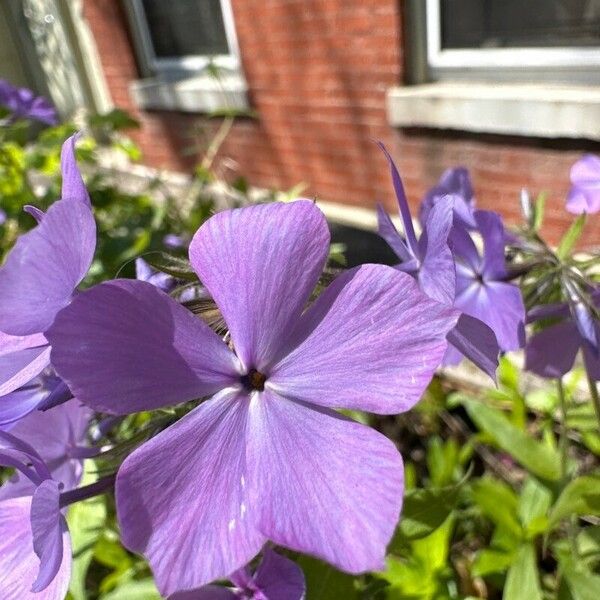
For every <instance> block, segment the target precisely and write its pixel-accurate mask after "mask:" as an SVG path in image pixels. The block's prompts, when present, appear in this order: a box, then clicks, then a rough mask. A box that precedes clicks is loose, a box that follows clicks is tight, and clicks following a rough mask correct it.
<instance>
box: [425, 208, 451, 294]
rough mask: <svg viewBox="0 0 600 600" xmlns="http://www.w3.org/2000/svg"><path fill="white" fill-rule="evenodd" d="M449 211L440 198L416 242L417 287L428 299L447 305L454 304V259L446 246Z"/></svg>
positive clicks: (448, 229)
mask: <svg viewBox="0 0 600 600" xmlns="http://www.w3.org/2000/svg"><path fill="white" fill-rule="evenodd" d="M452 209H453V203H452V201H451V200H449V199H448V198H440V199H439V200H438V201H437V202H436V203H435V205H434V206H433V208H432V209H431V211H430V212H429V215H428V217H427V222H426V223H425V227H424V228H423V233H422V235H421V238H420V239H419V249H420V255H421V257H422V262H421V266H420V269H419V275H418V277H419V285H420V287H421V289H422V290H423V291H424V292H425V294H427V295H428V296H429V297H430V298H432V299H433V300H437V301H438V302H441V303H442V304H449V305H451V304H452V303H453V302H454V294H455V291H456V274H455V268H454V257H453V256H452V251H451V250H450V247H449V246H448V235H449V233H450V228H451V227H452Z"/></svg>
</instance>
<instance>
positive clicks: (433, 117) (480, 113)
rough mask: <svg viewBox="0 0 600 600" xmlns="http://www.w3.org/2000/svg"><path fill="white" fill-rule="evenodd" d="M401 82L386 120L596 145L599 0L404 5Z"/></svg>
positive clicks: (599, 127) (418, 1)
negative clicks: (583, 140)
mask: <svg viewBox="0 0 600 600" xmlns="http://www.w3.org/2000/svg"><path fill="white" fill-rule="evenodd" d="M404 7H405V17H406V19H405V29H404V38H403V44H404V50H405V55H406V58H407V60H406V64H407V70H406V73H405V82H404V83H406V84H409V85H399V86H396V87H392V88H390V89H389V90H388V94H387V108H388V119H389V122H390V123H391V124H392V125H395V126H398V127H428V128H435V129H455V130H460V131H469V132H481V133H494V134H505V135H521V136H527V137H545V138H557V137H564V138H573V139H575V138H586V139H594V140H600V0H404Z"/></svg>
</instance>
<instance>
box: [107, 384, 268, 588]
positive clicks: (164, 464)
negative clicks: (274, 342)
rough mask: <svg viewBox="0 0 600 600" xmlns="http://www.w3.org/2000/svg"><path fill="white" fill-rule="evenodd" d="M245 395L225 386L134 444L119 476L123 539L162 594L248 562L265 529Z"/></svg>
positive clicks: (222, 574)
mask: <svg viewBox="0 0 600 600" xmlns="http://www.w3.org/2000/svg"><path fill="white" fill-rule="evenodd" d="M249 402H250V400H249V399H248V398H247V397H246V396H245V395H235V394H232V393H221V394H218V395H216V396H215V397H214V398H212V399H211V400H209V401H207V402H205V403H203V404H201V405H200V406H199V407H198V408H196V409H194V410H193V411H192V412H190V413H189V414H187V415H186V416H185V417H183V418H182V419H181V420H180V421H178V422H177V423H175V424H174V425H172V426H171V427H169V428H168V429H166V430H165V431H163V432H162V433H160V434H158V435H157V436H156V437H154V438H152V439H151V440H150V441H149V442H147V443H145V444H144V445H143V446H141V447H140V448H138V449H137V450H136V451H134V452H133V453H132V454H131V455H130V456H129V457H128V458H127V459H126V460H125V462H124V463H123V465H122V466H121V469H120V470H119V473H118V476H117V484H116V498H117V506H118V515H119V522H120V525H121V531H122V536H123V543H124V544H125V545H126V546H127V547H128V548H129V549H130V550H133V551H136V552H141V553H143V554H144V555H145V556H146V557H147V558H148V560H149V562H150V566H151V567H152V571H153V573H154V576H155V579H156V583H157V586H158V589H159V590H160V592H161V593H162V594H163V595H168V594H172V593H175V592H176V591H180V590H189V589H193V588H198V587H201V586H202V585H205V584H207V583H210V582H211V581H214V580H215V579H222V578H224V577H227V576H228V575H229V574H230V573H232V572H233V571H235V570H236V569H239V568H240V567H243V566H244V565H245V564H246V563H248V562H249V561H250V560H251V559H252V558H253V557H254V556H255V555H256V554H257V553H258V552H259V550H260V548H261V547H262V545H263V544H264V542H265V541H266V539H265V536H264V535H263V534H261V533H260V532H259V531H258V529H257V528H256V522H255V519H256V517H257V507H256V506H255V505H254V500H252V499H251V498H250V496H249V494H248V489H247V486H248V485H249V483H248V479H247V475H246V444H245V440H246V435H247V434H246V431H247V427H248V406H249Z"/></svg>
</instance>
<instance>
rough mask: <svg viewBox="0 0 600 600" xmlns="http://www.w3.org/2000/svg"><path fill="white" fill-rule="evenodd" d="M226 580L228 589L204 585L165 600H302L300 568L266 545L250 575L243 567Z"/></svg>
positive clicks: (302, 584) (303, 585)
mask: <svg viewBox="0 0 600 600" xmlns="http://www.w3.org/2000/svg"><path fill="white" fill-rule="evenodd" d="M228 579H229V580H230V581H231V583H232V584H233V586H232V587H221V586H218V585H206V586H204V587H202V588H200V589H198V590H192V591H189V592H179V593H177V594H174V595H173V596H170V597H169V600H302V599H303V598H304V593H305V590H306V584H305V582H304V574H303V573H302V569H300V567H299V566H298V565H297V564H296V563H295V562H294V561H292V560H290V559H289V558H285V557H284V556H281V555H280V554H277V552H275V551H274V550H272V549H271V548H269V547H268V546H267V547H265V549H264V551H263V558H262V560H261V562H260V564H259V565H258V568H257V569H256V572H255V573H254V574H252V573H251V571H250V569H249V568H248V567H244V568H243V569H239V570H237V571H236V572H235V573H233V574H232V575H230V576H229V578H228Z"/></svg>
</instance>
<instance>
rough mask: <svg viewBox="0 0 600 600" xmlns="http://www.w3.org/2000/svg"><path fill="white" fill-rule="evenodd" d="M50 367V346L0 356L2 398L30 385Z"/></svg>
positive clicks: (0, 393)
mask: <svg viewBox="0 0 600 600" xmlns="http://www.w3.org/2000/svg"><path fill="white" fill-rule="evenodd" d="M49 365H50V346H48V345H46V346H39V347H37V348H25V349H23V350H18V351H17V352H13V353H12V354H4V355H3V356H0V382H1V383H0V397H1V396H4V395H5V394H9V393H10V392H12V391H14V390H16V389H18V388H20V387H22V386H24V385H25V384H26V383H29V382H30V381H31V380H32V379H33V378H34V377H36V376H37V375H39V374H40V373H41V372H42V371H43V370H44V369H45V368H47V367H48V366H49ZM1 402H2V400H1V399H0V403H1Z"/></svg>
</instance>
